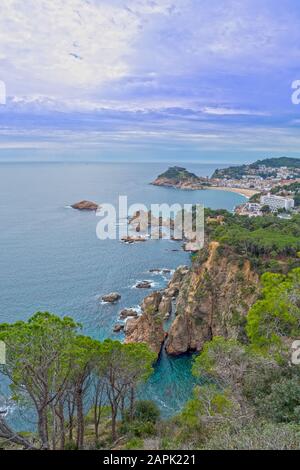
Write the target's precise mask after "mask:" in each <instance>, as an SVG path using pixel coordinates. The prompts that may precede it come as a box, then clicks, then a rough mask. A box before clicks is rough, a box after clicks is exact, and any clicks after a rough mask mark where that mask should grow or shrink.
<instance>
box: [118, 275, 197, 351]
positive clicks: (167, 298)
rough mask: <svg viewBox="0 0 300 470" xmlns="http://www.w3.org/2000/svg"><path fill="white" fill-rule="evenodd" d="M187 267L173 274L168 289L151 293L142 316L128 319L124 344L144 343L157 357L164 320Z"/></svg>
mask: <svg viewBox="0 0 300 470" xmlns="http://www.w3.org/2000/svg"><path fill="white" fill-rule="evenodd" d="M188 272H189V269H188V267H187V266H180V267H179V268H177V270H176V271H175V273H174V276H173V278H172V280H171V281H170V282H169V284H168V287H167V288H166V289H165V290H162V291H161V292H152V293H151V294H150V295H148V296H147V297H146V298H145V299H144V301H143V303H142V305H141V308H142V315H141V316H139V317H137V318H129V319H128V320H127V322H126V326H125V335H126V338H125V343H146V344H148V346H149V347H150V349H151V350H152V351H153V352H155V353H156V354H157V355H158V354H159V353H160V350H161V348H162V345H163V343H164V341H165V338H166V333H165V330H164V320H166V319H168V318H169V316H170V315H171V313H172V300H173V299H174V298H175V297H176V296H177V295H178V293H179V291H180V287H181V284H182V282H183V279H184V277H185V275H186V274H187V273H188Z"/></svg>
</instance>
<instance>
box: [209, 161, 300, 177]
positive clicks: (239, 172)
mask: <svg viewBox="0 0 300 470" xmlns="http://www.w3.org/2000/svg"><path fill="white" fill-rule="evenodd" d="M260 166H265V167H266V168H267V169H270V170H271V169H272V168H274V172H273V173H272V171H267V172H263V171H262V172H260V173H259V175H260V176H276V169H278V168H280V167H287V168H290V169H299V170H300V158H289V157H279V158H266V159H264V160H257V161H256V162H254V163H251V164H249V165H239V166H230V167H228V168H222V169H217V170H216V171H215V172H214V174H213V175H212V178H234V179H241V178H242V177H243V176H246V175H250V174H253V171H255V170H256V169H258V168H259V167H260Z"/></svg>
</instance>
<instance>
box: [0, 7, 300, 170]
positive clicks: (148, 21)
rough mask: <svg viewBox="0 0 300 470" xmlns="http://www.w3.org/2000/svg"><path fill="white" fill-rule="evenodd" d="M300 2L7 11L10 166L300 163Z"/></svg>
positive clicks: (1, 126) (3, 75)
mask: <svg viewBox="0 0 300 470" xmlns="http://www.w3.org/2000/svg"><path fill="white" fill-rule="evenodd" d="M297 79H298V80H300V2H299V0H285V1H284V2H282V1H281V0H51V1H49V0H39V1H37V0H26V1H23V0H1V2H0V80H2V81H3V82H5V84H6V88H7V103H6V105H5V106H4V105H2V106H0V158H1V155H2V156H3V155H4V156H5V155H9V158H11V157H12V156H13V155H16V154H18V155H19V154H20V152H24V155H30V152H35V153H36V152H40V154H42V153H43V152H44V154H45V155H52V156H53V155H54V154H55V153H56V154H57V153H58V152H59V151H62V149H63V151H64V152H65V153H66V154H67V153H68V152H69V154H70V155H71V154H73V155H75V154H76V153H78V154H80V155H88V154H89V153H90V154H91V155H95V156H96V157H97V156H99V158H105V157H107V158H116V156H120V158H122V156H124V158H125V156H126V158H127V157H128V158H131V157H132V158H137V159H143V158H146V159H156V160H160V159H166V160H167V159H168V160H172V159H174V160H199V161H218V162H222V161H224V162H230V161H233V162H234V161H239V160H241V161H242V160H243V161H247V160H253V159H254V158H256V157H264V156H270V155H275V156H276V155H290V156H296V155H297V156H298V155H300V151H299V150H300V132H299V126H300V105H299V106H295V105H293V104H292V102H291V94H292V89H291V84H292V82H293V81H294V80H297Z"/></svg>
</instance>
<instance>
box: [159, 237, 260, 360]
mask: <svg viewBox="0 0 300 470" xmlns="http://www.w3.org/2000/svg"><path fill="white" fill-rule="evenodd" d="M258 295H259V277H258V275H257V274H256V273H255V272H254V271H252V270H251V268H250V262H249V261H248V260H244V259H242V258H241V257H237V256H236V255H235V254H234V253H232V252H230V250H229V249H228V248H223V247H221V246H219V243H218V242H211V243H210V244H209V246H208V247H207V248H206V249H204V250H202V252H200V253H199V255H198V259H197V260H196V261H194V263H193V266H192V268H191V269H190V271H189V273H188V274H187V275H186V276H185V279H184V281H183V283H182V285H181V288H180V291H179V295H178V299H177V304H176V317H175V320H174V321H173V323H172V325H171V328H170V331H169V334H168V338H167V340H166V343H165V347H166V350H167V352H168V353H169V354H172V355H179V354H182V353H185V352H188V351H200V350H201V349H202V347H203V345H204V343H205V342H206V341H209V340H211V339H212V338H213V337H214V336H224V337H225V338H238V339H242V337H243V335H244V328H243V326H244V324H245V318H246V315H247V312H248V310H249V308H250V307H251V305H252V304H253V303H254V302H255V301H256V300H257V297H258Z"/></svg>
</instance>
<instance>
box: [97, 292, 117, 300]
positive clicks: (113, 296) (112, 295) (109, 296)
mask: <svg viewBox="0 0 300 470" xmlns="http://www.w3.org/2000/svg"><path fill="white" fill-rule="evenodd" d="M120 298H121V295H120V294H118V293H117V292H111V293H110V294H106V295H103V296H102V297H101V299H102V300H103V302H109V303H115V302H118V300H120Z"/></svg>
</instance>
